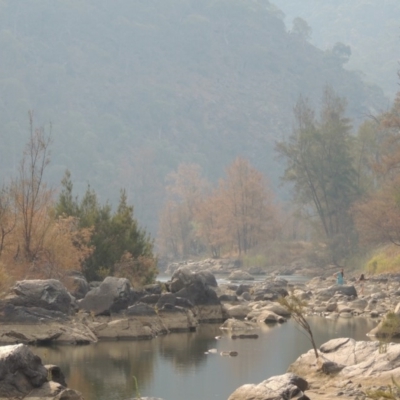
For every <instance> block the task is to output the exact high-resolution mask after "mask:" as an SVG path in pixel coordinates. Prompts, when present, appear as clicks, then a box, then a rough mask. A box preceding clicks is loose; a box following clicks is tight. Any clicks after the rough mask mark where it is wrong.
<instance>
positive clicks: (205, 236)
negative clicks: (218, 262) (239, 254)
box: [195, 189, 226, 258]
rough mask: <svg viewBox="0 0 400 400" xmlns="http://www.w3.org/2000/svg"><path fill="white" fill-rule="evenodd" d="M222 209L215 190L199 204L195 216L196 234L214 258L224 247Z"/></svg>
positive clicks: (218, 195) (221, 203)
mask: <svg viewBox="0 0 400 400" xmlns="http://www.w3.org/2000/svg"><path fill="white" fill-rule="evenodd" d="M222 209H223V200H222V198H221V196H220V193H219V192H218V190H217V189H215V190H214V191H213V192H212V193H210V195H209V196H207V197H205V198H204V199H203V200H202V201H201V202H200V204H199V205H198V207H197V211H196V215H195V219H196V221H197V231H196V234H197V235H198V237H199V238H200V240H201V241H202V242H204V243H205V244H206V245H207V247H208V248H209V251H210V253H211V255H212V257H214V258H219V257H220V255H221V249H222V247H223V246H224V245H226V236H225V233H226V232H225V229H224V224H223V221H222V218H221V210H222Z"/></svg>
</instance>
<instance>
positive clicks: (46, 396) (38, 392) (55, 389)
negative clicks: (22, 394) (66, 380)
mask: <svg viewBox="0 0 400 400" xmlns="http://www.w3.org/2000/svg"><path fill="white" fill-rule="evenodd" d="M26 398H27V399H29V400H84V398H83V397H82V394H81V393H79V392H77V391H76V390H72V389H68V388H65V387H63V386H62V385H60V384H59V383H57V382H53V381H50V382H46V383H44V384H43V385H42V386H41V387H40V388H38V389H33V390H32V391H31V392H30V393H29V397H26Z"/></svg>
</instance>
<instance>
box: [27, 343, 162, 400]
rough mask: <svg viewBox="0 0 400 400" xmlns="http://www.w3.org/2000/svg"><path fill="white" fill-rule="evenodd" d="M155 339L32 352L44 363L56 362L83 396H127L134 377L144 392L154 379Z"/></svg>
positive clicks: (89, 398)
mask: <svg viewBox="0 0 400 400" xmlns="http://www.w3.org/2000/svg"><path fill="white" fill-rule="evenodd" d="M155 346H156V345H155V342H154V341H152V340H149V341H134V342H132V341H130V342H128V341H126V342H106V343H97V344H95V345H89V346H78V347H72V346H62V347H48V348H45V347H35V348H33V352H34V353H35V354H37V355H38V356H40V357H41V358H42V361H43V363H44V364H56V365H58V366H60V368H61V370H62V371H63V373H64V374H65V376H66V379H67V383H68V386H69V387H71V388H74V389H76V390H79V391H81V392H82V393H83V395H84V397H85V399H87V400H95V399H98V398H107V396H106V395H107V393H109V394H110V396H109V397H108V398H110V399H111V398H129V397H134V395H135V388H136V386H135V380H134V376H135V377H136V378H137V381H138V383H139V388H140V390H141V391H142V392H143V390H144V389H145V387H146V384H147V383H149V382H151V381H152V380H153V366H154V359H155V357H156V356H157V351H156V347H155Z"/></svg>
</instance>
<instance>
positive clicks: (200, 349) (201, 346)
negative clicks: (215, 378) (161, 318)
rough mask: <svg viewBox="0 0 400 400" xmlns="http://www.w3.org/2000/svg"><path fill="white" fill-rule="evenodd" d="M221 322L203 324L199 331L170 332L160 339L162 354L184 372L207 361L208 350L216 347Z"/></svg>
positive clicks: (160, 351)
mask: <svg viewBox="0 0 400 400" xmlns="http://www.w3.org/2000/svg"><path fill="white" fill-rule="evenodd" d="M219 326H220V324H207V325H201V326H200V327H199V328H198V330H197V332H192V333H186V334H185V333H177V334H170V335H167V336H164V337H162V338H159V339H158V343H159V353H160V356H161V357H163V358H165V359H167V360H168V361H170V362H172V364H173V365H174V367H175V368H176V369H179V370H180V371H182V372H185V371H190V367H194V366H197V365H200V364H202V363H203V362H205V360H206V357H207V355H206V354H205V352H206V351H208V350H209V349H212V348H215V347H216V342H217V339H215V337H216V336H219V335H222V334H223V333H222V332H221V330H220V329H219Z"/></svg>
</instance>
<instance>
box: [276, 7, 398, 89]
mask: <svg viewBox="0 0 400 400" xmlns="http://www.w3.org/2000/svg"><path fill="white" fill-rule="evenodd" d="M272 2H273V3H274V4H276V5H277V7H279V8H280V9H282V10H283V12H284V13H285V15H286V18H285V22H286V24H287V26H288V29H291V26H292V21H293V19H294V18H296V17H300V18H303V19H305V20H306V21H307V22H308V24H309V25H310V27H311V29H312V35H311V43H312V44H315V45H316V46H318V47H319V48H321V49H322V50H327V49H329V48H332V47H333V46H334V45H335V43H337V42H342V43H344V44H346V45H349V46H350V47H351V51H352V55H351V57H350V60H349V62H348V63H347V64H346V68H348V69H349V70H360V71H361V72H362V73H363V75H364V77H365V80H366V81H368V82H371V83H375V84H377V85H379V86H380V87H382V89H384V91H385V92H386V93H387V94H388V95H390V96H391V97H393V96H394V95H395V94H396V92H397V91H398V85H397V82H398V79H397V74H396V72H397V71H398V70H399V53H400V24H399V20H400V2H399V1H398V0H352V1H347V0H324V1H321V0H302V1H298V0H272Z"/></svg>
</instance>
